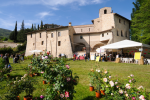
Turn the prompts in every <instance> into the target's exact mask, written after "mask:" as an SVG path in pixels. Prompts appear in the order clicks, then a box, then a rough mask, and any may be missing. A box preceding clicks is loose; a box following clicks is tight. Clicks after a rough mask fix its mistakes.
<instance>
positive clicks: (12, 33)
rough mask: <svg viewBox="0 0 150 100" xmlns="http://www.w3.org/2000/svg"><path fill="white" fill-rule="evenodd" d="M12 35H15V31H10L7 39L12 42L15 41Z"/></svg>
mask: <svg viewBox="0 0 150 100" xmlns="http://www.w3.org/2000/svg"><path fill="white" fill-rule="evenodd" d="M14 34H15V31H12V32H11V33H10V35H9V39H11V40H14V39H15V37H14Z"/></svg>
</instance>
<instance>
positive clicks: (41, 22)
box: [40, 20, 43, 29]
mask: <svg viewBox="0 0 150 100" xmlns="http://www.w3.org/2000/svg"><path fill="white" fill-rule="evenodd" d="M40 29H43V21H42V20H41V28H40Z"/></svg>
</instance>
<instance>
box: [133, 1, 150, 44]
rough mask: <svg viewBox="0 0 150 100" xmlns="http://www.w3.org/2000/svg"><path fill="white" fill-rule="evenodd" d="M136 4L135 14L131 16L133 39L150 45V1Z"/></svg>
mask: <svg viewBox="0 0 150 100" xmlns="http://www.w3.org/2000/svg"><path fill="white" fill-rule="evenodd" d="M137 1H138V0H137ZM139 1H140V0H139ZM135 4H137V5H136V6H135V7H136V9H135V10H134V11H135V12H134V13H133V14H131V18H132V20H131V22H132V24H131V39H132V40H135V41H139V42H142V43H146V44H150V0H143V1H142V2H141V1H140V2H138V3H135Z"/></svg>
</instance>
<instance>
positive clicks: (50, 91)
mask: <svg viewBox="0 0 150 100" xmlns="http://www.w3.org/2000/svg"><path fill="white" fill-rule="evenodd" d="M69 68H70V67H69V65H68V64H66V62H65V61H64V60H63V59H62V58H59V59H57V63H55V64H53V65H52V66H50V67H47V68H46V69H45V71H44V74H43V76H44V78H45V79H46V80H47V82H50V84H49V86H48V87H47V89H46V92H47V93H46V95H45V98H44V99H45V100H64V99H67V100H72V99H73V96H74V93H75V90H74V85H77V83H78V78H79V77H78V76H77V75H74V77H73V75H72V71H71V70H70V69H69Z"/></svg>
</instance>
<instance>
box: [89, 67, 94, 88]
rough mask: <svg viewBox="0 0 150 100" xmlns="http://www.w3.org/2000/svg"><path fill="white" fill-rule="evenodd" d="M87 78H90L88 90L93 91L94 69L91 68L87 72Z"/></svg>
mask: <svg viewBox="0 0 150 100" xmlns="http://www.w3.org/2000/svg"><path fill="white" fill-rule="evenodd" d="M89 78H90V86H89V89H90V91H94V86H93V85H94V70H93V69H91V72H90V73H89Z"/></svg>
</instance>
